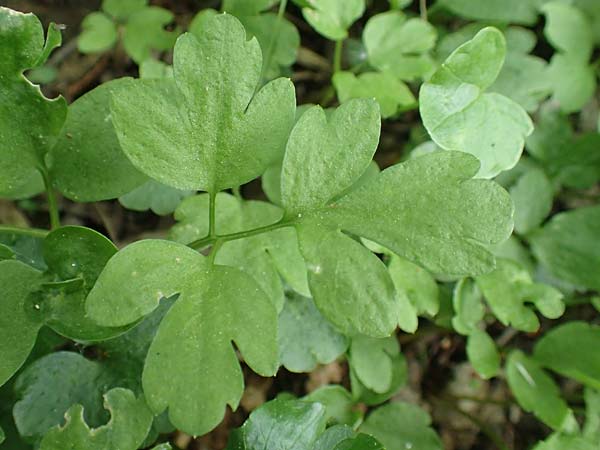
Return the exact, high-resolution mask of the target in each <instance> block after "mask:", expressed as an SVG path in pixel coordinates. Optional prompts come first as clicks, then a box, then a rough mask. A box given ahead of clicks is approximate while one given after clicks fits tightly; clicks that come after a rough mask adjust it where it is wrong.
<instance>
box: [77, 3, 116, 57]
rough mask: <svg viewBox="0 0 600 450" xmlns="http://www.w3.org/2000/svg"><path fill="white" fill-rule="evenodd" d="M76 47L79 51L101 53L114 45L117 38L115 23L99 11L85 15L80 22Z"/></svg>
mask: <svg viewBox="0 0 600 450" xmlns="http://www.w3.org/2000/svg"><path fill="white" fill-rule="evenodd" d="M81 30H82V31H81V34H80V35H79V37H78V38H77V48H78V49H79V51H80V52H81V53H101V52H105V51H106V50H109V49H111V48H113V47H114V45H115V44H116V42H117V39H118V38H119V34H118V31H117V25H116V24H115V23H114V22H113V21H112V19H111V18H110V17H108V16H107V15H106V14H104V13H101V12H93V13H91V14H88V15H87V16H85V18H84V19H83V21H82V22H81Z"/></svg>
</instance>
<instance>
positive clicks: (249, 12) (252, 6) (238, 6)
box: [223, 0, 277, 16]
mask: <svg viewBox="0 0 600 450" xmlns="http://www.w3.org/2000/svg"><path fill="white" fill-rule="evenodd" d="M276 3H277V0H250V1H249V0H223V11H227V12H229V13H231V14H235V15H237V16H254V15H257V14H259V13H261V12H262V11H264V10H266V9H269V8H271V7H272V6H273V5H275V4H276Z"/></svg>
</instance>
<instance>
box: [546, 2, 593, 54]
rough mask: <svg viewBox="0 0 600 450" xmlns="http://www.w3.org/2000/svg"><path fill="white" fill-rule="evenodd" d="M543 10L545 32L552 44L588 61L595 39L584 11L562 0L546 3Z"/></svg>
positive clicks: (559, 49) (561, 50)
mask: <svg viewBox="0 0 600 450" xmlns="http://www.w3.org/2000/svg"><path fill="white" fill-rule="evenodd" d="M541 10H542V11H543V13H544V14H545V16H546V25H545V27H544V34H545V35H546V38H547V39H548V41H549V42H550V43H551V44H552V46H553V47H554V48H556V49H557V50H558V51H560V52H562V53H567V54H569V55H571V56H573V57H574V58H575V59H578V60H581V61H584V62H587V61H588V60H589V59H590V56H591V55H592V50H593V47H594V40H593V34H592V27H591V25H590V22H589V21H588V20H587V18H586V17H585V15H584V13H583V12H582V11H581V10H579V9H578V8H576V7H574V6H572V5H569V4H567V3H563V2H560V1H553V2H550V3H546V4H544V5H543V6H542V8H541Z"/></svg>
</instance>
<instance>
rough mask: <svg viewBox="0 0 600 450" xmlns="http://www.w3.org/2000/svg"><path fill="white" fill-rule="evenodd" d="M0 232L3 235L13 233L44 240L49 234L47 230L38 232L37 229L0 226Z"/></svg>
mask: <svg viewBox="0 0 600 450" xmlns="http://www.w3.org/2000/svg"><path fill="white" fill-rule="evenodd" d="M0 232H3V233H14V234H22V235H24V236H32V237H36V238H42V239H43V238H45V237H46V235H47V234H48V233H49V231H48V230H40V229H39V228H20V227H11V226H8V225H0Z"/></svg>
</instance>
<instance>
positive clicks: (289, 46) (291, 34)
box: [240, 2, 300, 79]
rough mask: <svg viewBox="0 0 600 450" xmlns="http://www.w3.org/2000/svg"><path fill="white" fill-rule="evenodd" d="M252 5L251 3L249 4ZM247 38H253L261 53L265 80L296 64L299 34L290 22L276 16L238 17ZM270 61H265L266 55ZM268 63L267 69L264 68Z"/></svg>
mask: <svg viewBox="0 0 600 450" xmlns="http://www.w3.org/2000/svg"><path fill="white" fill-rule="evenodd" d="M249 3H253V2H249ZM240 21H241V22H242V23H243V24H244V28H246V32H247V33H248V35H249V36H254V37H256V39H257V40H258V43H259V44H260V48H261V50H262V53H263V69H262V70H263V72H264V74H265V78H267V79H272V78H275V77H278V76H279V75H280V74H281V72H282V71H283V69H287V68H289V67H290V66H291V65H292V64H294V63H295V62H296V56H297V53H298V48H299V47H300V34H299V33H298V30H297V29H296V27H295V26H294V24H293V23H292V22H290V21H289V20H287V19H286V18H285V17H281V18H279V17H278V15H277V14H260V15H248V16H240ZM269 53H270V54H271V55H272V56H271V59H270V60H269V61H267V55H268V54H269ZM267 62H268V63H269V67H264V65H265V64H267Z"/></svg>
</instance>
